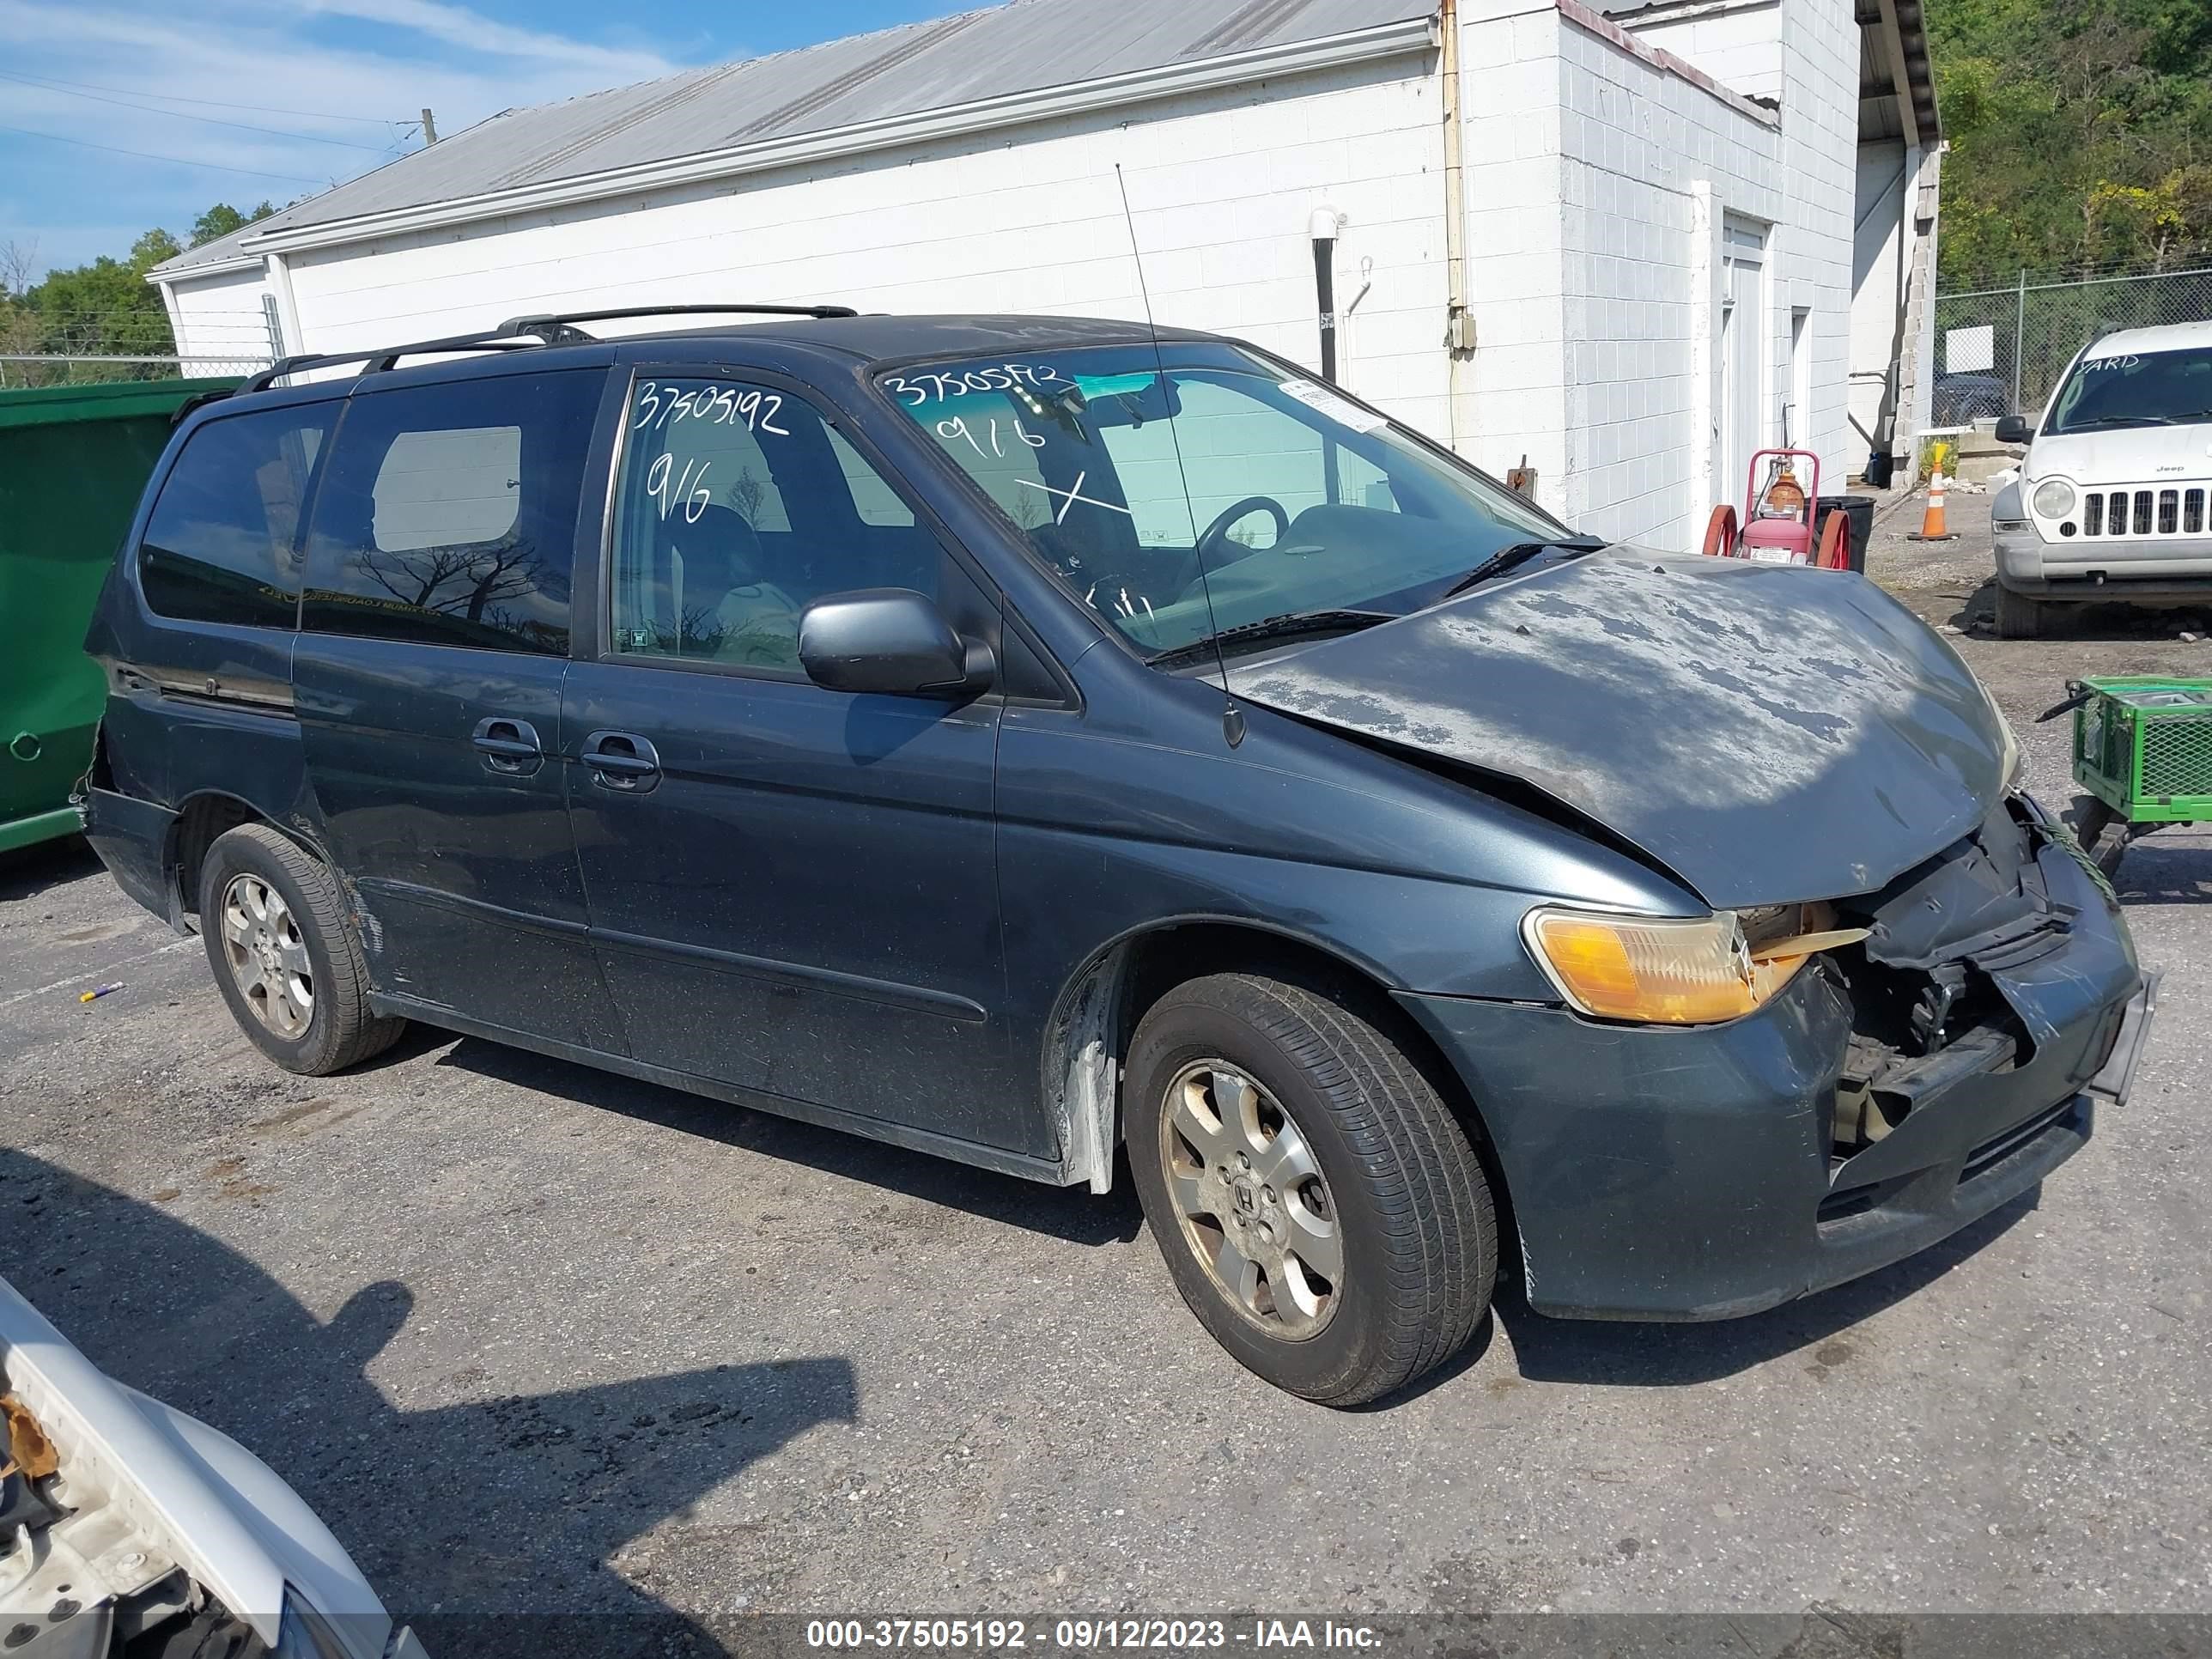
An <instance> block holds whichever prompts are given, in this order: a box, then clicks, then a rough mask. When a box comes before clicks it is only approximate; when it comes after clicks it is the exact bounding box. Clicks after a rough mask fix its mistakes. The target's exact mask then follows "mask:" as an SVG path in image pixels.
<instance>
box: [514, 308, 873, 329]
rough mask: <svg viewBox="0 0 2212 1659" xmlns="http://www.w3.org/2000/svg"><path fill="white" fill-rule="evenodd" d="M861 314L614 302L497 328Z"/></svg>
mask: <svg viewBox="0 0 2212 1659" xmlns="http://www.w3.org/2000/svg"><path fill="white" fill-rule="evenodd" d="M725 315H727V316H738V315H744V316H757V317H857V316H859V315H860V313H859V312H857V311H855V310H854V309H853V307H850V306H746V305H727V306H721V305H707V306H617V307H614V308H613V309H612V310H609V311H562V312H557V313H546V314H544V315H536V314H533V315H532V316H528V317H510V318H509V319H507V321H506V322H504V323H502V324H501V325H500V332H501V333H502V334H543V333H545V332H547V331H550V330H556V329H559V330H566V331H568V332H569V333H572V334H573V333H574V332H576V331H575V330H574V329H572V328H570V327H569V325H571V324H574V323H606V322H613V321H615V320H617V319H620V318H624V317H696V316H725Z"/></svg>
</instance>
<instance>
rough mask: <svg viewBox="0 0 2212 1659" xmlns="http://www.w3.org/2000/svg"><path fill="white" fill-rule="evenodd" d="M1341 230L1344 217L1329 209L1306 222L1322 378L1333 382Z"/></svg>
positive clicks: (1317, 209)
mask: <svg viewBox="0 0 2212 1659" xmlns="http://www.w3.org/2000/svg"><path fill="white" fill-rule="evenodd" d="M1343 228H1344V216H1343V215H1342V214H1340V213H1339V212H1338V211H1337V210H1335V209H1334V208H1332V207H1317V208H1316V209H1315V210H1313V217H1312V218H1311V219H1310V221H1309V222H1308V234H1310V235H1311V236H1312V238H1313V256H1314V301H1315V303H1316V307H1318V309H1319V310H1320V313H1321V377H1322V380H1327V381H1328V382H1330V383H1331V384H1332V385H1333V384H1334V382H1335V380H1336V234H1337V232H1339V231H1340V230H1342V229H1343Z"/></svg>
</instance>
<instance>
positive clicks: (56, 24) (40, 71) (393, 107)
mask: <svg viewBox="0 0 2212 1659" xmlns="http://www.w3.org/2000/svg"><path fill="white" fill-rule="evenodd" d="M364 23H366V24H369V25H373V26H374V29H373V31H372V30H364V29H362V28H361V27H358V26H359V25H361V24H364ZM334 26H335V27H334ZM371 33H373V34H374V38H376V39H377V40H378V44H377V45H376V46H337V45H333V44H331V37H332V36H334V35H335V36H349V35H351V36H360V35H363V34H371ZM718 55H719V56H736V55H739V54H738V53H735V52H723V53H720V54H718ZM681 67H683V65H682V64H678V63H674V62H671V61H670V60H669V59H668V58H665V56H663V55H662V54H661V53H659V52H656V51H653V50H649V49H646V48H643V47H640V46H635V45H629V44H609V43H603V42H596V41H591V40H579V39H576V38H574V37H571V36H568V35H563V34H558V33H548V32H545V31H544V30H540V29H533V28H526V27H516V26H513V25H511V24H507V23H504V22H501V21H497V20H495V19H494V18H491V17H488V16H486V15H483V13H480V12H477V11H476V10H473V9H471V8H469V7H467V6H465V5H459V4H453V3H449V0H304V3H300V0H283V3H278V0H167V3H157V0H106V3H98V0H95V3H92V4H88V5H84V6H70V7H61V6H56V5H52V4H49V3H40V0H0V69H4V70H7V71H8V72H9V74H11V75H20V76H31V77H39V78H43V79H46V80H49V81H56V80H58V81H69V82H80V83H89V84H90V85H94V86H97V87H100V88H127V89H129V90H127V91H118V92H107V93H103V94H100V96H101V97H102V98H106V99H111V100H117V99H119V100H123V103H128V102H133V101H135V102H140V103H157V104H158V103H161V96H155V95H152V94H160V95H165V96H167V98H169V99H201V100H211V101H210V102H206V103H175V104H173V105H168V106H165V107H167V108H173V109H174V110H175V111H177V112H179V113H178V114H177V115H171V114H165V113H160V112H154V111H150V110H145V109H133V108H128V107H125V106H123V103H118V102H115V101H105V102H104V101H100V100H97V99H94V98H88V97H83V96H78V95H74V94H72V93H70V91H68V90H65V89H64V88H58V87H49V86H38V85H33V84H30V83H28V82H25V81H19V80H10V79H0V126H5V127H12V128H17V129H24V130H29V131H39V132H45V133H52V134H58V135H60V136H62V137H67V138H73V139H80V140H83V141H85V142H86V143H93V144H101V145H106V146H108V147H110V149H115V150H135V151H140V152H143V153H145V154H146V155H152V156H157V157H161V158H164V159H162V160H161V161H144V160H137V159H132V158H131V157H128V156H125V155H113V154H107V153H104V152H102V151H101V150H98V149H87V148H82V147H81V146H79V145H76V144H66V143H46V142H41V141H40V140H37V139H33V138H27V137H18V136H17V135H16V134H15V133H10V132H0V176H6V177H7V178H8V191H9V198H10V199H9V200H8V201H6V202H5V203H4V204H0V213H4V218H0V240H9V239H13V240H17V241H27V240H31V239H33V238H36V239H37V240H38V242H39V244H40V256H41V259H42V262H44V263H46V264H72V263H76V260H77V259H78V258H80V257H82V250H83V249H84V248H85V247H86V246H88V244H89V242H90V239H91V237H92V235H93V234H94V233H100V234H106V231H107V228H111V227H112V226H114V225H116V224H118V223H135V224H137V226H138V227H139V228H145V227H146V226H149V225H154V224H161V225H165V226H167V227H168V228H171V229H173V230H176V231H179V232H183V231H185V230H186V229H188V228H189V227H190V225H191V221H192V220H193V218H194V217H195V216H197V214H198V213H199V212H200V211H201V210H204V208H206V207H207V206H208V205H209V204H211V203H214V202H216V201H228V202H231V203H234V204H238V205H240V206H250V205H251V204H252V203H255V202H258V201H260V200H261V199H263V198H264V197H267V198H269V199H270V200H273V201H276V202H277V203H279V204H283V203H284V202H287V201H289V200H291V199H293V198H295V197H299V196H302V195H311V194H313V193H315V192H316V191H319V190H321V189H326V188H328V187H329V185H331V184H333V183H337V182H340V181H343V180H344V179H349V178H352V177H355V176H356V175H358V174H359V173H363V172H366V171H368V169H370V168H372V167H377V166H379V165H380V164H381V163H382V162H383V161H389V160H392V159H394V158H396V157H397V156H398V155H400V154H401V153H403V151H404V149H411V148H413V147H414V143H415V142H416V141H414V140H412V139H410V138H408V137H405V134H406V129H407V127H408V126H409V125H411V124H412V123H413V122H414V120H415V118H416V111H417V110H419V109H420V108H422V106H425V105H428V106H429V107H430V108H432V109H433V110H435V112H436V115H437V121H438V128H439V131H440V133H441V136H450V135H452V134H453V133H456V132H459V131H461V129H463V128H464V127H465V126H468V125H472V124H474V123H475V122H477V121H480V120H482V119H483V118H485V117H487V116H489V115H493V114H496V113H497V112H499V111H501V110H502V109H509V108H514V107H519V106H527V105H531V104H538V103H544V102H548V101H550V100H555V99H559V98H566V97H571V96H574V95H575V94H580V93H586V92H593V91H598V90H599V89H601V88H607V87H613V86H620V85H623V84H625V83H628V82H635V81H641V80H647V79H651V78H653V77H655V76H662V75H667V74H671V73H673V72H674V71H675V70H678V69H679V68H681ZM219 105H233V106H258V107H257V108H245V107H228V108H226V107H218V106H219ZM269 108H274V109H281V110H284V111H291V112H301V111H308V112H313V111H321V112H328V113H326V114H301V113H287V114H271V113H265V112H261V111H262V110H264V109H269ZM186 113H189V114H191V115H197V116H204V117H213V118H216V119H217V120H221V121H227V122H234V123H238V124H240V125H242V126H246V127H262V128H268V129H274V130H275V131H272V132H252V131H240V128H239V127H237V126H222V125H210V124H209V123H208V122H207V121H204V120H192V119H183V118H179V116H180V115H183V114H186ZM364 116H365V117H372V118H375V120H376V121H380V122H382V123H385V125H373V124H371V123H369V122H365V121H362V120H360V119H354V118H356V117H364ZM287 134H289V135H299V136H297V137H288V136H282V135H287ZM332 139H336V140H343V141H344V143H343V144H340V143H328V142H316V141H317V140H325V141H326V140H332ZM353 146H367V147H368V148H354V147H353ZM226 168H228V169H241V170H242V171H223V170H221V169H226ZM262 174H269V175H281V176H273V177H261V176H255V175H262ZM135 234H136V232H135V231H134V232H132V233H131V234H129V235H124V236H122V237H121V238H120V239H119V240H115V241H114V242H113V243H112V246H111V245H110V244H108V243H105V242H103V243H101V244H100V246H99V248H98V249H95V250H94V251H109V252H114V253H117V254H118V255H119V254H121V253H123V252H125V251H126V250H127V249H128V247H129V246H130V242H131V237H132V236H134V235H135Z"/></svg>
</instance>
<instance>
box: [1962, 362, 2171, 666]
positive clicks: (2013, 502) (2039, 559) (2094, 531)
mask: <svg viewBox="0 0 2212 1659" xmlns="http://www.w3.org/2000/svg"><path fill="white" fill-rule="evenodd" d="M1996 435H1997V438H1998V441H2000V442H2003V443H2027V444H2028V446H2029V448H2028V452H2027V459H2026V460H2024V461H2023V462H2021V467H2020V475H2019V477H2017V478H2015V480H2014V481H2013V482H2012V483H2008V484H2005V485H2003V486H2002V488H2001V489H1999V490H1998V491H1997V494H1996V496H1995V497H1994V498H1993V499H1992V500H1991V501H1990V527H1991V529H1992V530H1993V531H1994V532H1995V534H1996V558H1997V633H1998V634H1999V635H2000V636H2002V637H2003V638H2005V639H2022V638H2027V637H2030V636H2032V635H2034V634H2035V633H2037V632H2038V631H2039V626H2040V623H2041V620H2042V616H2043V611H2044V608H2045V606H2046V605H2049V604H2050V603H2051V602H2052V601H2054V600H2098V601H2115V600H2117V601H2126V600H2130V599H2136V600H2160V601H2171V600H2176V599H2207V600H2212V322H2207V323H2182V324H2178V325H2174V326H2172V327H2168V328H2136V329H2128V330H2124V331H2122V332H2120V333H2117V334H2107V335H2106V336H2104V337H2102V338H2101V339H2099V340H2096V341H2093V343H2090V344H2088V345H2087V346H2085V347H2083V348H2082V349H2081V355H2080V356H2077V357H2076V358H2075V360H2074V362H2073V365H2072V366H2071V367H2070V368H2069V369H2068V370H2067V372H2066V374H2065V375H2064V376H2063V378H2062V379H2061V380H2060V381H2059V383H2058V390H2057V392H2055V393H2053V394H2052V396H2051V402H2050V404H2049V405H2048V406H2047V407H2046V408H2045V410H2044V411H2043V421H2042V424H2041V425H2040V426H2039V427H2037V428H2033V430H2031V429H2030V428H2029V426H2028V424H2027V422H2026V421H2025V420H2023V419H2021V417H2020V416H2017V415H2008V416H2006V417H2005V418H2004V419H2003V420H2002V421H2000V422H1997V432H1996Z"/></svg>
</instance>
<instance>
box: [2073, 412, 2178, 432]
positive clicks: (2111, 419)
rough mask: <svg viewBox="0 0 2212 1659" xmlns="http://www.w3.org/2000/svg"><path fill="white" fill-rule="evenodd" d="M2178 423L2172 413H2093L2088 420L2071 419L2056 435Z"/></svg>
mask: <svg viewBox="0 0 2212 1659" xmlns="http://www.w3.org/2000/svg"><path fill="white" fill-rule="evenodd" d="M2176 423H2177V422H2175V420H2174V418H2173V417H2172V416H2170V415H2093V416H2090V417H2089V418H2088V419H2087V420H2086V421H2069V422H2067V423H2066V426H2065V428H2064V429H2063V431H2061V432H2059V433H2057V434H2056V436H2059V437H2063V436H2065V435H2066V434H2067V433H2072V432H2095V431H2097V430H2099V429H2100V428H2104V427H2108V426H2172V425H2175V424H2176Z"/></svg>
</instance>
